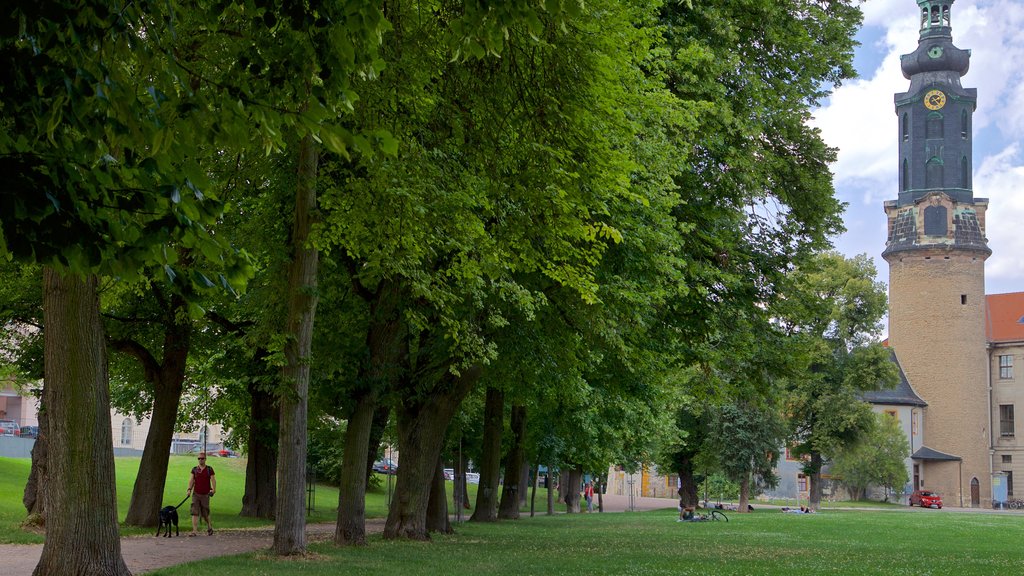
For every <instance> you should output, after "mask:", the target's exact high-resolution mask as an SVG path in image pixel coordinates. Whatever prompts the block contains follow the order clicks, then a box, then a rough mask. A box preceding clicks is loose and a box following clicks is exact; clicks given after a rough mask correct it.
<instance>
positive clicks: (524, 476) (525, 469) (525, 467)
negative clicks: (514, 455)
mask: <svg viewBox="0 0 1024 576" xmlns="http://www.w3.org/2000/svg"><path fill="white" fill-rule="evenodd" d="M524 421H525V420H524ZM524 435H525V431H524ZM523 441H524V442H525V440H523ZM520 469H521V470H520V474H519V486H520V488H521V490H519V507H520V508H522V507H523V506H526V495H527V492H529V491H530V490H529V486H530V463H529V462H527V461H526V449H525V447H524V449H523V464H522V466H520Z"/></svg>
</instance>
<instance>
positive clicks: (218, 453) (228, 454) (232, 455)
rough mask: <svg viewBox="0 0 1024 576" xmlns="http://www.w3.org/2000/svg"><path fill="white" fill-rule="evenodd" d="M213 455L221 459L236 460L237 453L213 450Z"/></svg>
mask: <svg viewBox="0 0 1024 576" xmlns="http://www.w3.org/2000/svg"><path fill="white" fill-rule="evenodd" d="M213 455H214V456H220V457H221V458H238V452H235V451H234V450H232V449H231V448H221V449H220V450H214V451H213Z"/></svg>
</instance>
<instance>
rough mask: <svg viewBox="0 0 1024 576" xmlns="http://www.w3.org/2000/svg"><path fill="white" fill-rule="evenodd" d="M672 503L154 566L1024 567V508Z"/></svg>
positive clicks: (358, 570) (922, 570) (556, 569)
mask: <svg viewBox="0 0 1024 576" xmlns="http://www.w3.org/2000/svg"><path fill="white" fill-rule="evenodd" d="M676 515H677V514H676V512H675V511H674V510H670V511H661V512H648V513H621V514H586V515H571V516H568V515H560V516H553V517H548V516H539V517H536V518H533V519H522V520H519V521H516V522H501V523H496V524H482V525H475V524H464V525H462V526H459V527H457V534H456V535H454V536H444V537H435V538H434V541H433V542H432V543H420V542H385V541H382V540H381V539H380V538H379V537H374V538H372V539H371V543H370V545H369V546H368V547H365V548H355V549H337V548H335V547H334V546H333V545H331V544H329V543H318V544H314V545H313V546H311V551H313V552H314V554H312V555H311V557H310V558H306V559H302V560H295V559H288V560H278V559H274V558H272V557H270V556H268V555H267V554H261V553H257V554H255V555H246V556H242V557H232V558H219V559H214V560H208V561H204V562H199V563H196V564H192V565H185V566H178V567H174V568H168V569H164V570H161V571H159V572H155V573H154V574H160V575H165V576H185V575H195V576H199V575H201V574H209V573H210V572H211V571H212V572H216V573H217V575H218V576H242V575H246V576H248V575H252V574H273V575H275V576H289V575H293V574H294V575H299V574H302V575H304V576H318V575H323V576H327V575H329V574H386V573H394V574H402V576H417V575H423V576H427V575H429V576H436V575H439V574H444V575H452V576H459V575H467V576H469V575H472V576H480V575H504V574H508V575H513V574H515V575H525V574H537V575H562V574H564V575H570V574H571V575H581V574H617V575H618V574H643V575H658V574H666V575H668V574H672V575H677V574H716V575H717V574H727V575H728V574H736V575H739V574H745V575H762V574H765V575H773V574H778V575H787V576H791V575H792V574H801V575H807V574H842V575H847V574H885V575H891V574H892V575H903V574H905V575H914V576H919V575H922V574H955V575H957V576H963V575H972V574H978V575H991V574H1024V548H1022V547H1021V546H1020V542H1021V541H1022V539H1024V516H1022V515H1020V514H1010V513H1003V514H974V513H954V512H949V511H931V510H927V511H845V510H844V511H837V512H826V513H821V514H816V515H810V516H801V515H790V514H782V513H780V512H777V511H770V510H764V511H758V512H755V513H754V514H747V515H739V514H737V515H730V518H731V521H730V522H728V523H723V522H704V523H686V522H683V523H679V522H675V518H676Z"/></svg>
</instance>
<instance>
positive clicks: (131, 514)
mask: <svg viewBox="0 0 1024 576" xmlns="http://www.w3.org/2000/svg"><path fill="white" fill-rule="evenodd" d="M164 313H165V314H166V315H168V318H166V319H165V320H164V322H165V326H166V330H165V332H164V344H163V352H164V357H163V361H162V362H159V363H158V362H157V361H156V359H155V358H153V356H152V355H150V353H149V351H148V350H146V349H145V348H144V347H142V346H140V345H138V344H135V343H131V344H129V343H123V344H125V345H126V346H127V348H128V349H125V348H122V347H120V346H118V348H119V349H122V350H123V351H125V352H127V353H128V354H130V355H132V356H135V357H136V358H137V359H138V360H139V361H140V362H141V363H142V366H143V369H144V371H145V373H146V377H147V380H149V381H150V384H152V386H153V416H152V419H151V421H150V425H149V434H147V435H146V447H145V449H144V450H143V451H142V462H141V463H140V464H139V473H138V475H137V476H136V477H135V487H134V489H133V490H132V499H131V502H130V503H129V505H128V514H127V515H126V516H125V519H124V522H125V524H128V525H130V526H156V525H157V524H159V512H160V509H161V508H163V506H164V504H163V497H164V484H166V482H167V468H168V463H169V460H170V457H171V442H172V440H173V439H174V424H175V422H177V420H178V405H179V404H180V403H181V393H182V390H183V388H184V383H185V366H186V362H187V360H188V353H189V348H190V343H191V337H192V323H191V321H190V320H189V319H188V313H187V304H186V303H185V299H184V298H182V297H181V296H175V297H173V298H171V305H170V306H169V307H168V308H167V309H166V310H164ZM115 345H116V344H115ZM182 484H185V481H184V480H182Z"/></svg>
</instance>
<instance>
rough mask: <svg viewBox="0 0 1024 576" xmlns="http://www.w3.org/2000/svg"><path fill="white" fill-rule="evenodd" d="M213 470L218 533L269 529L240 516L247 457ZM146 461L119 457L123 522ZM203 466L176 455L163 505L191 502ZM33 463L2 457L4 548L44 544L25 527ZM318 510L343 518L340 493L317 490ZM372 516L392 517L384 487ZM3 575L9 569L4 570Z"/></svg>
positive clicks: (327, 517)
mask: <svg viewBox="0 0 1024 576" xmlns="http://www.w3.org/2000/svg"><path fill="white" fill-rule="evenodd" d="M208 462H209V464H210V466H212V467H213V469H214V471H215V472H216V474H217V493H216V495H215V496H214V498H213V500H212V501H211V506H210V509H211V517H212V518H211V519H212V520H213V525H214V526H215V527H216V528H218V529H230V528H243V527H250V526H265V525H269V524H271V522H269V521H267V520H261V519H255V518H242V517H241V516H239V515H238V513H239V512H240V511H241V510H242V495H243V494H244V493H245V460H244V459H241V458H211V459H210V460H209V461H208ZM139 463H140V459H139V458H137V457H135V458H115V459H114V466H115V477H116V483H117V512H118V518H119V519H120V520H122V521H123V520H124V516H125V514H126V513H127V511H128V502H129V500H130V499H131V495H132V488H133V487H134V485H135V476H136V474H138V471H139ZM196 464H197V461H196V458H195V456H194V455H189V456H171V459H170V462H169V465H168V471H167V482H166V484H165V487H164V498H163V503H164V505H165V506H167V505H170V506H174V505H177V504H178V503H179V502H181V500H182V499H183V498H185V489H186V488H188V477H189V471H191V470H192V467H193V466H195V465H196ZM30 467H31V461H30V460H29V459H27V458H0V544H5V543H15V544H22V543H42V542H43V537H42V535H40V534H35V533H32V532H26V531H24V530H22V529H21V527H20V526H21V523H22V521H24V519H25V507H24V506H22V503H21V497H22V494H23V493H24V490H25V482H26V481H27V480H28V474H29V470H30ZM315 495H316V499H315V506H314V510H313V511H312V512H311V513H310V514H309V517H308V519H307V521H309V522H334V521H335V520H336V518H337V514H336V508H337V506H338V489H337V488H334V487H331V486H325V485H318V486H317V488H316V493H315ZM188 507H189V503H188V502H185V504H183V505H182V507H181V509H180V510H179V514H180V515H181V521H182V524H181V526H182V528H185V527H191V519H190V518H189V515H188ZM366 513H367V516H368V517H371V518H372V517H379V516H384V515H385V514H386V513H387V507H386V504H385V494H384V491H383V489H382V488H378V489H376V490H372V491H370V492H369V493H368V494H367V497H366ZM147 532H155V529H149V528H145V529H141V528H131V527H125V526H123V525H122V527H121V533H122V534H143V533H147ZM0 574H3V571H2V570H0Z"/></svg>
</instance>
